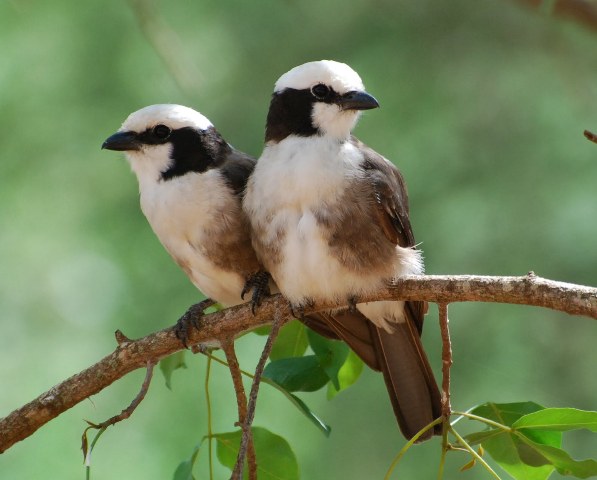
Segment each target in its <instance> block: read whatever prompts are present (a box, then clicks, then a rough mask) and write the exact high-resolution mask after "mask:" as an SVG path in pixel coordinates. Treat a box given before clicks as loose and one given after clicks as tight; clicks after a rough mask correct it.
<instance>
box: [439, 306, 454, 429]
mask: <svg viewBox="0 0 597 480" xmlns="http://www.w3.org/2000/svg"><path fill="white" fill-rule="evenodd" d="M438 308H439V328H440V331H441V334H442V416H443V417H444V423H448V422H449V421H450V415H451V414H452V406H451V405H450V368H451V367H452V343H451V342H450V327H449V324H448V323H449V319H448V304H447V303H440V304H439V305H438Z"/></svg>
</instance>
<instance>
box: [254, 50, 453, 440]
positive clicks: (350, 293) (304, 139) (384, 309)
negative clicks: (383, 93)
mask: <svg viewBox="0 0 597 480" xmlns="http://www.w3.org/2000/svg"><path fill="white" fill-rule="evenodd" d="M377 107H379V103H378V101H377V100H376V99H375V97H373V96H372V95H370V94H369V93H368V92H367V91H366V90H365V88H364V85H363V82H362V80H361V78H360V76H359V75H358V74H357V73H356V72H355V71H354V70H353V69H352V68H351V67H349V66H348V65H346V64H344V63H340V62H336V61H332V60H321V61H315V62H309V63H305V64H303V65H300V66H297V67H295V68H293V69H291V70H290V71H288V72H287V73H285V74H283V75H282V76H281V77H280V78H279V79H278V81H277V82H276V83H275V87H274V92H273V94H272V97H271V101H270V105H269V111H268V114H267V120H266V129H265V146H264V149H263V153H262V154H261V156H260V157H259V159H258V160H257V164H256V166H255V169H254V171H253V173H252V174H251V176H250V178H249V180H248V182H247V187H246V191H245V195H244V197H243V208H244V210H245V212H246V214H247V217H248V218H249V221H250V224H251V236H252V243H253V248H254V249H255V251H256V253H257V257H258V259H259V261H260V262H261V263H262V266H263V268H265V270H266V271H267V272H269V274H271V276H272V278H273V280H274V282H275V283H276V284H277V286H278V288H279V289H280V291H281V293H282V294H283V295H284V296H285V297H286V298H287V299H288V301H289V302H290V304H291V307H292V308H293V310H294V311H298V312H301V311H304V309H305V307H306V306H309V305H310V304H312V303H313V302H318V301H323V302H325V301H334V302H342V303H344V304H346V305H348V307H347V308H345V309H337V310H333V311H329V312H322V313H321V314H319V320H320V321H322V322H324V323H325V324H326V325H327V326H328V327H329V328H330V330H332V331H333V332H335V333H336V334H337V336H338V337H339V338H341V339H342V340H344V341H346V343H348V345H349V346H350V347H351V348H352V349H353V350H354V351H355V353H357V355H359V356H360V357H361V358H362V359H363V360H364V361H365V363H367V364H368V365H369V366H370V367H371V368H373V369H375V370H381V371H382V373H383V377H384V380H385V383H386V387H387V390H388V393H389V396H390V399H391V403H392V406H393V410H394V413H395V416H396V418H397V421H398V425H399V428H400V430H401V431H402V433H403V435H404V436H405V437H406V438H407V439H411V438H412V437H414V436H415V435H416V434H417V432H419V431H420V430H421V429H423V428H424V427H425V426H427V425H428V424H429V423H431V422H432V421H433V420H435V419H437V418H439V417H440V416H441V395H440V393H439V388H438V386H437V383H436V381H435V378H434V374H433V371H432V369H431V366H430V364H429V360H428V358H427V355H426V353H425V350H424V349H423V345H422V343H421V339H420V335H421V333H422V327H423V317H424V314H425V312H426V307H427V304H426V303H425V302H420V301H410V302H402V301H383V302H371V303H359V301H358V298H359V296H361V295H366V294H368V293H372V292H375V291H377V290H379V289H380V288H382V287H383V286H386V285H387V284H388V283H390V282H391V281H392V280H394V279H396V278H399V277H400V276H402V275H407V274H422V273H423V271H424V264H423V258H422V254H421V251H420V250H418V249H417V248H416V244H415V238H414V235H413V231H412V226H411V223H410V219H409V205H408V195H407V190H406V184H405V181H404V178H403V176H402V174H401V173H400V171H399V170H398V168H397V167H395V166H394V165H393V164H392V163H391V162H390V161H389V160H387V159H386V158H385V157H383V156H382V155H381V154H379V153H377V152H375V151H374V150H373V149H371V148H369V147H368V146H367V145H365V144H364V143H362V142H361V141H360V140H358V139H357V138H356V137H354V136H353V135H352V130H353V128H354V127H355V126H356V123H357V121H358V119H359V117H360V115H361V113H362V112H363V111H365V110H370V109H374V108H377ZM440 432H441V426H439V425H437V426H436V427H435V428H433V429H431V430H428V431H427V432H426V433H425V434H423V435H421V436H420V437H419V438H418V441H423V440H426V439H428V438H430V437H432V436H433V435H434V434H439V433H440Z"/></svg>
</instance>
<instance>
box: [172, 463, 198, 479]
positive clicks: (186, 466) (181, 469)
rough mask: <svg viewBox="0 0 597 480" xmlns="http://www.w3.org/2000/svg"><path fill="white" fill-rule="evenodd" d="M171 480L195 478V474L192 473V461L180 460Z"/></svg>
mask: <svg viewBox="0 0 597 480" xmlns="http://www.w3.org/2000/svg"><path fill="white" fill-rule="evenodd" d="M172 480H195V476H194V475H193V462H192V461H191V460H185V461H184V462H181V463H180V464H179V465H178V467H177V468H176V471H175V472H174V477H172Z"/></svg>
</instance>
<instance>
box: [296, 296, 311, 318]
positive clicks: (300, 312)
mask: <svg viewBox="0 0 597 480" xmlns="http://www.w3.org/2000/svg"><path fill="white" fill-rule="evenodd" d="M314 305H315V301H314V300H313V299H312V298H305V299H303V300H302V301H301V302H300V303H292V302H290V311H291V313H292V315H293V316H294V318H298V319H299V320H304V319H305V310H306V309H307V308H310V307H313V306H314Z"/></svg>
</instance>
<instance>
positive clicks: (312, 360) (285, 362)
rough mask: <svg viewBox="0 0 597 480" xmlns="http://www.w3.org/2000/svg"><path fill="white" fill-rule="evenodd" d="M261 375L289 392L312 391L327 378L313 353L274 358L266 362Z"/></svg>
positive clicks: (326, 380) (325, 381)
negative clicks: (302, 355)
mask: <svg viewBox="0 0 597 480" xmlns="http://www.w3.org/2000/svg"><path fill="white" fill-rule="evenodd" d="M263 376H264V377H266V378H268V379H270V380H272V381H273V382H275V383H277V384H278V385H280V386H281V387H282V388H284V389H285V390H288V391H289V392H314V391H315V390H319V389H320V388H321V387H323V386H324V385H325V384H326V383H327V382H328V380H329V379H328V376H327V374H326V372H325V371H324V370H323V368H322V367H321V365H320V363H319V360H318V358H317V357H316V356H315V355H307V356H304V357H294V358H281V359H280V360H274V361H273V362H270V363H268V364H267V366H266V367H265V369H264V370H263Z"/></svg>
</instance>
